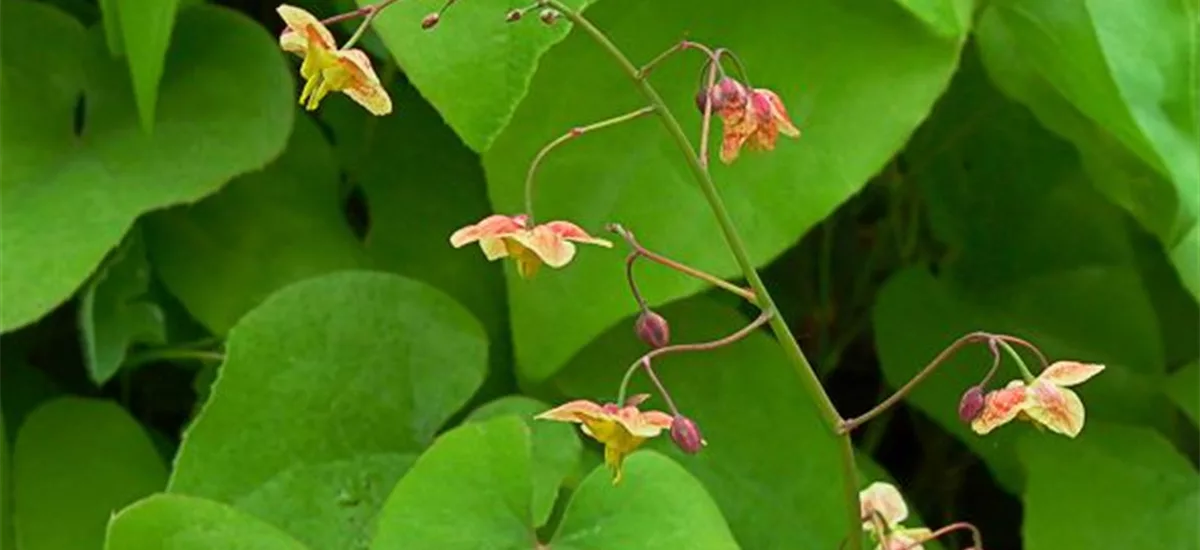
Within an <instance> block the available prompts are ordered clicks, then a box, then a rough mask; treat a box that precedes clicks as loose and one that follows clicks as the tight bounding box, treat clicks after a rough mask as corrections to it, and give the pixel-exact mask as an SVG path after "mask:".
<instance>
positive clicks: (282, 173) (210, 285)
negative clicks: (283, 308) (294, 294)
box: [146, 117, 367, 334]
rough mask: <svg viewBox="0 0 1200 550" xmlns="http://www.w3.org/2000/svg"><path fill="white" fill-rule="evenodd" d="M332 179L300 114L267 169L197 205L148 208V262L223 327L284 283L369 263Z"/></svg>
mask: <svg viewBox="0 0 1200 550" xmlns="http://www.w3.org/2000/svg"><path fill="white" fill-rule="evenodd" d="M338 184H339V174H338V169H337V164H336V162H335V159H334V157H333V152H332V151H331V150H330V147H329V145H328V143H327V142H326V141H325V139H324V138H323V137H322V136H321V134H320V130H318V129H317V127H316V126H315V125H314V124H313V123H312V122H310V121H309V120H308V119H307V118H305V117H299V118H298V119H297V121H296V124H295V127H294V128H293V130H292V136H291V139H290V141H289V143H288V148H287V150H286V151H285V152H284V154H283V155H282V156H281V157H279V158H278V159H277V160H276V161H275V162H273V163H271V164H270V165H269V166H267V167H266V168H265V169H263V170H261V171H258V172H253V173H250V174H246V175H244V176H241V177H239V178H237V179H236V180H234V181H233V182H231V183H230V184H229V185H227V186H226V187H225V188H224V189H221V190H220V191H219V192H217V193H216V194H214V195H212V196H211V197H208V198H206V199H204V200H203V201H200V202H199V203H196V204H194V205H189V206H180V207H177V208H172V209H170V210H167V211H164V212H158V213H154V214H152V215H150V216H149V217H148V218H147V220H146V242H147V247H148V249H149V252H150V260H151V262H152V263H153V264H154V267H155V269H156V271H157V272H158V274H159V276H160V277H161V278H162V281H163V283H164V284H165V285H166V287H167V288H168V289H169V290H170V291H171V293H172V294H174V295H175V296H176V297H178V298H179V300H180V302H182V303H183V305H184V306H185V307H186V308H187V309H188V311H189V312H190V313H191V314H192V316H194V317H195V318H196V319H197V320H199V321H200V322H201V323H203V324H204V325H205V326H206V327H207V328H208V329H209V330H211V331H213V332H214V333H216V334H224V333H226V332H228V331H229V328H230V327H232V326H233V324H234V323H235V322H237V320H238V318H240V317H241V316H242V315H244V314H245V313H246V312H247V311H250V310H251V309H252V308H253V307H254V306H256V305H258V304H259V303H261V302H262V301H263V300H264V299H265V298H266V297H267V296H268V295H270V294H271V293H272V292H275V291H276V290H278V289H280V288H283V287H284V286H287V285H288V284H291V283H294V282H296V281H299V280H302V279H306V278H309V277H313V276H317V275H321V274H323V273H328V272H331V271H336V270H339V269H352V268H356V267H365V266H366V265H367V258H366V256H365V254H364V253H363V250H362V245H361V244H360V243H359V242H358V240H357V239H356V238H355V236H354V233H353V231H352V230H351V229H350V226H349V224H347V222H346V218H345V215H344V214H343V212H342V206H341V195H340V190H339V188H338Z"/></svg>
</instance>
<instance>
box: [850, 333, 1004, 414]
mask: <svg viewBox="0 0 1200 550" xmlns="http://www.w3.org/2000/svg"><path fill="white" fill-rule="evenodd" d="M991 337H992V335H991V334H988V333H986V332H972V333H970V334H967V335H965V336H962V337H960V338H959V339H958V340H955V341H954V343H953V344H950V346H949V347H947V348H946V349H943V350H942V352H941V353H939V354H937V357H934V358H933V361H930V362H929V364H928V365H925V368H923V369H921V372H918V373H917V375H916V376H914V377H912V380H909V381H908V383H906V384H904V385H903V386H901V387H900V389H898V390H896V393H893V394H892V396H891V397H889V398H887V399H884V400H883V402H882V403H880V404H878V405H875V407H874V408H872V409H871V410H869V411H867V412H865V413H863V414H861V415H859V416H856V417H854V418H851V419H849V420H845V421H843V422H842V423H841V425H840V426H838V432H839V433H845V434H848V433H850V432H852V431H854V429H855V428H857V427H859V426H861V425H863V424H865V423H867V422H869V421H870V420H871V419H872V418H875V417H876V416H879V414H880V413H882V412H883V411H886V410H888V409H889V408H891V407H892V406H893V405H895V404H896V403H899V402H900V400H901V399H904V397H905V396H907V395H908V394H909V392H911V391H912V390H913V388H915V387H917V385H918V384H920V383H921V382H923V381H925V379H926V378H928V377H929V375H931V374H933V371H935V370H937V369H938V367H940V366H942V364H944V363H945V362H946V360H947V359H949V358H950V357H951V356H953V355H954V354H955V352H957V351H958V350H959V349H960V348H962V347H963V346H965V345H967V344H970V343H974V342H981V341H986V340H989V339H990V338H991Z"/></svg>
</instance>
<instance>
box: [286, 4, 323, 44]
mask: <svg viewBox="0 0 1200 550" xmlns="http://www.w3.org/2000/svg"><path fill="white" fill-rule="evenodd" d="M275 12H276V13H278V14H279V17H280V18H281V19H283V22H284V24H286V25H287V26H288V29H291V30H293V31H296V32H298V33H300V35H301V36H302V37H304V38H306V39H307V40H308V41H316V42H317V43H316V44H314V45H315V46H318V47H321V48H324V49H326V50H332V49H335V48H337V42H336V41H335V40H334V39H333V34H331V33H330V32H329V29H327V28H325V25H322V24H321V20H320V19H317V18H316V16H314V15H313V14H311V13H308V12H307V11H305V10H303V9H301V8H297V7H296V6H290V5H288V4H281V5H280V6H279V7H278V8H275ZM284 34H287V33H284ZM283 45H284V44H283V36H280V46H283ZM284 49H287V48H284ZM288 51H292V50H288Z"/></svg>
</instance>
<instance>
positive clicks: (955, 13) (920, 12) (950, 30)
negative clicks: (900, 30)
mask: <svg viewBox="0 0 1200 550" xmlns="http://www.w3.org/2000/svg"><path fill="white" fill-rule="evenodd" d="M896 3H897V4H900V5H901V6H904V8H905V9H907V10H908V11H910V12H912V14H913V15H914V16H916V17H917V19H920V20H921V22H923V23H925V24H926V25H928V26H929V29H930V30H932V31H933V32H934V33H935V34H937V35H938V36H940V37H942V38H948V39H956V40H958V39H962V38H963V37H964V36H965V35H966V34H967V30H968V29H969V28H970V27H971V12H972V11H973V10H974V9H975V2H974V0H896Z"/></svg>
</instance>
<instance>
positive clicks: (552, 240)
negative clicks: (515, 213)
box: [512, 225, 575, 268]
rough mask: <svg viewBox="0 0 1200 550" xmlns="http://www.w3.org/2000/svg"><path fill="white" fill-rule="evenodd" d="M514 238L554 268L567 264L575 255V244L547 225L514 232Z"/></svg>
mask: <svg viewBox="0 0 1200 550" xmlns="http://www.w3.org/2000/svg"><path fill="white" fill-rule="evenodd" d="M512 238H513V240H515V241H517V242H519V243H521V244H522V245H523V246H525V248H528V249H529V250H532V251H533V253H534V254H536V255H537V257H538V258H541V259H542V261H543V262H545V263H546V265H548V266H550V267H553V268H559V267H562V266H564V265H567V264H569V263H571V259H573V258H574V257H575V245H573V244H571V243H570V242H569V241H567V240H565V239H563V238H562V237H561V236H559V235H558V233H555V232H554V231H552V230H551V229H550V228H548V227H546V226H545V225H538V226H535V227H534V228H533V229H531V230H528V231H521V232H519V233H516V234H513V235H512Z"/></svg>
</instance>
